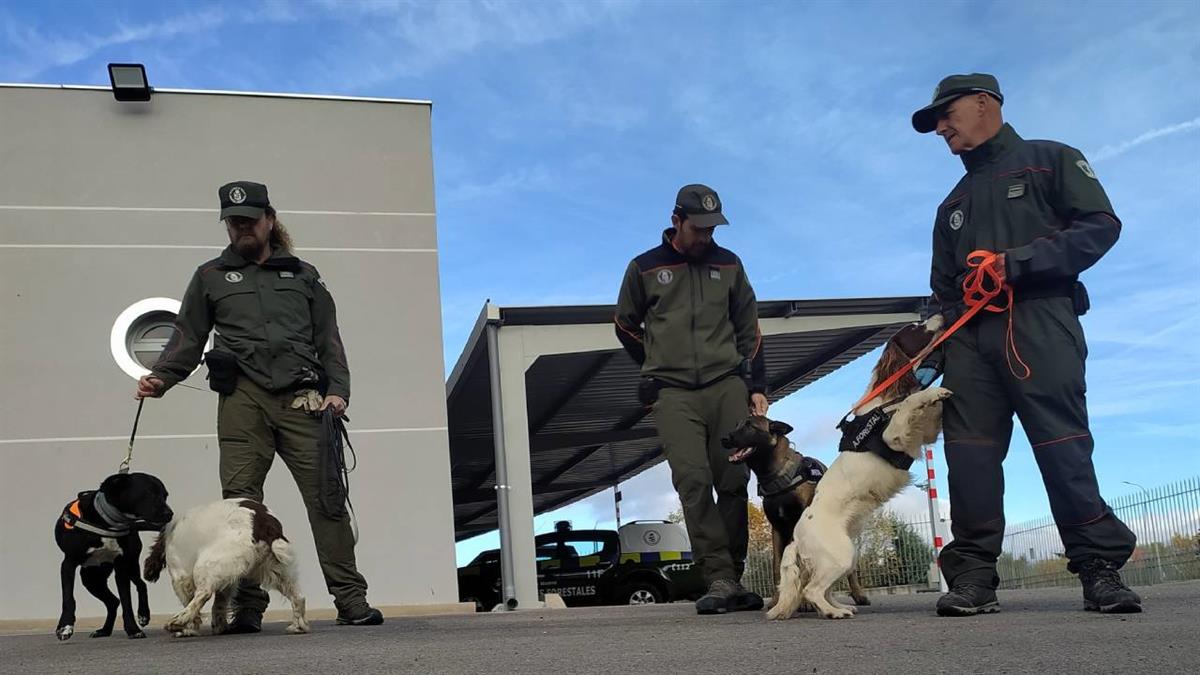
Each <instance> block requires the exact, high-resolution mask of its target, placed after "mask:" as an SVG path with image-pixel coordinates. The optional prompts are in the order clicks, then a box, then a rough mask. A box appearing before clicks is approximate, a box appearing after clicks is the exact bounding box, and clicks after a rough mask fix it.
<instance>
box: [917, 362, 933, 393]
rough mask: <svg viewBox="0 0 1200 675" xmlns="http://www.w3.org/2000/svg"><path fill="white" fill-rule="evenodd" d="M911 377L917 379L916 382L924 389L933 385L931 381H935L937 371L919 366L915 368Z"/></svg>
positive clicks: (930, 367)
mask: <svg viewBox="0 0 1200 675" xmlns="http://www.w3.org/2000/svg"><path fill="white" fill-rule="evenodd" d="M913 376H914V377H916V378H917V382H920V383H921V388H922V389H924V388H925V387H928V386H929V385H931V384H933V381H934V380H936V379H937V377H938V371H937V368H934V367H933V366H921V367H920V368H917V370H916V371H915V372H914V373H913Z"/></svg>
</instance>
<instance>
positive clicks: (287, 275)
mask: <svg viewBox="0 0 1200 675" xmlns="http://www.w3.org/2000/svg"><path fill="white" fill-rule="evenodd" d="M295 276H296V274H295V273H294V272H287V271H284V272H280V273H279V278H280V279H293V278H295Z"/></svg>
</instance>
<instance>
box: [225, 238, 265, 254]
mask: <svg viewBox="0 0 1200 675" xmlns="http://www.w3.org/2000/svg"><path fill="white" fill-rule="evenodd" d="M266 245H267V243H266V242H264V241H259V240H258V239H257V238H256V237H255V236H254V235H253V234H239V235H238V236H237V238H236V239H234V241H233V252H234V253H237V254H238V255H240V256H241V257H242V258H244V259H246V260H257V259H258V256H259V254H261V253H262V251H263V248H265V247H266Z"/></svg>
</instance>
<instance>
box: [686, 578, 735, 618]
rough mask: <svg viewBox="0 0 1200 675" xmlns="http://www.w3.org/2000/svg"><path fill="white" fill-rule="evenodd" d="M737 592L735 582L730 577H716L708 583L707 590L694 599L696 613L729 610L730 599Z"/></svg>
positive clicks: (717, 612) (721, 612) (719, 612)
mask: <svg viewBox="0 0 1200 675" xmlns="http://www.w3.org/2000/svg"><path fill="white" fill-rule="evenodd" d="M737 592H738V585H737V582H735V581H733V580H732V579H717V580H716V581H714V582H712V583H711V584H709V585H708V592H707V593H705V594H704V595H702V596H701V597H700V599H699V600H697V601H696V613H697V614H724V613H725V612H727V611H729V605H730V601H731V600H732V599H733V597H734V596H735V595H737Z"/></svg>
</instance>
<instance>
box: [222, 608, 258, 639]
mask: <svg viewBox="0 0 1200 675" xmlns="http://www.w3.org/2000/svg"><path fill="white" fill-rule="evenodd" d="M261 632H262V614H261V613H259V612H255V611H251V610H242V611H240V612H237V613H236V614H234V615H233V621H230V622H229V626H228V627H227V628H226V629H225V632H223V633H222V635H247V634H250V633H261Z"/></svg>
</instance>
